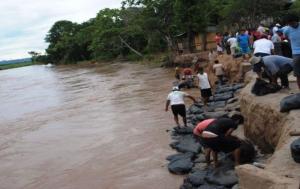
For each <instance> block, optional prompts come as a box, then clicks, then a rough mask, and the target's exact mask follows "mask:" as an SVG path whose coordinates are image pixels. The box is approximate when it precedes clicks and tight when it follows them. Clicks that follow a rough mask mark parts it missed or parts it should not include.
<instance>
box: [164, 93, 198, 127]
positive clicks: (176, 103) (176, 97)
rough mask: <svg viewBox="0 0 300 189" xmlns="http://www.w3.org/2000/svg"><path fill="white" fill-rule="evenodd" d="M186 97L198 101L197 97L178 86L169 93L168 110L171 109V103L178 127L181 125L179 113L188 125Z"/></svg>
mask: <svg viewBox="0 0 300 189" xmlns="http://www.w3.org/2000/svg"><path fill="white" fill-rule="evenodd" d="M184 97H187V98H190V99H191V100H193V101H194V103H195V102H196V100H195V98H194V97H192V96H191V95H189V94H187V93H185V92H181V91H180V90H179V88H178V87H173V89H172V92H171V93H169V95H168V97H167V102H166V109H165V110H166V112H167V111H168V109H169V105H170V104H171V109H172V112H173V115H174V121H175V123H176V125H177V127H180V125H179V120H178V115H180V116H181V117H182V120H183V123H184V126H185V127H186V126H187V124H186V109H185V105H184Z"/></svg>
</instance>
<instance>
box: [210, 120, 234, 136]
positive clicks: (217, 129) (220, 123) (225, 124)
mask: <svg viewBox="0 0 300 189" xmlns="http://www.w3.org/2000/svg"><path fill="white" fill-rule="evenodd" d="M237 127H238V124H237V123H236V122H235V121H233V120H232V119H230V118H219V119H216V120H215V121H213V122H212V123H210V124H209V127H207V128H205V129H204V131H209V132H212V133H214V134H216V135H218V136H225V134H226V133H227V131H228V130H229V129H236V128H237Z"/></svg>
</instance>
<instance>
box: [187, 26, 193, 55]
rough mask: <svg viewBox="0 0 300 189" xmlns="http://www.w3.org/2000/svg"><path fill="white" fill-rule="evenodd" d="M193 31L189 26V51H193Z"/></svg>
mask: <svg viewBox="0 0 300 189" xmlns="http://www.w3.org/2000/svg"><path fill="white" fill-rule="evenodd" d="M193 36H194V35H193V32H192V31H191V29H190V28H189V29H188V32H187V38H188V52H189V53H192V52H193V46H192V45H193V38H194V37H193Z"/></svg>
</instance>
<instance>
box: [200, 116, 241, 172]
mask: <svg viewBox="0 0 300 189" xmlns="http://www.w3.org/2000/svg"><path fill="white" fill-rule="evenodd" d="M243 121H244V119H243V117H241V116H238V115H237V116H232V118H231V119H230V118H219V119H217V120H215V121H213V122H212V123H210V124H209V126H208V127H207V128H206V129H204V131H203V133H202V138H203V142H204V144H205V145H206V146H207V147H208V148H210V149H211V150H212V155H213V161H214V165H215V167H218V164H219V162H218V152H224V153H231V152H233V155H234V160H235V165H239V164H240V145H241V143H240V140H239V139H238V138H237V137H234V136H231V134H232V132H233V131H234V130H235V129H237V127H238V125H239V124H240V123H243Z"/></svg>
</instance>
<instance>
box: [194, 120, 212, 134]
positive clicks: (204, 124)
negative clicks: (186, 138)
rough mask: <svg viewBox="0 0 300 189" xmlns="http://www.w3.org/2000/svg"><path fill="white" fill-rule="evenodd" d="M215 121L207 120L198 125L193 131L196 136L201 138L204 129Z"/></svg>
mask: <svg viewBox="0 0 300 189" xmlns="http://www.w3.org/2000/svg"><path fill="white" fill-rule="evenodd" d="M213 121H215V119H206V120H204V121H201V122H200V123H198V125H197V126H196V127H195V128H194V130H193V133H194V135H197V136H200V135H201V133H202V132H203V131H204V129H206V128H207V127H208V125H209V124H211V123H212V122H213Z"/></svg>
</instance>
